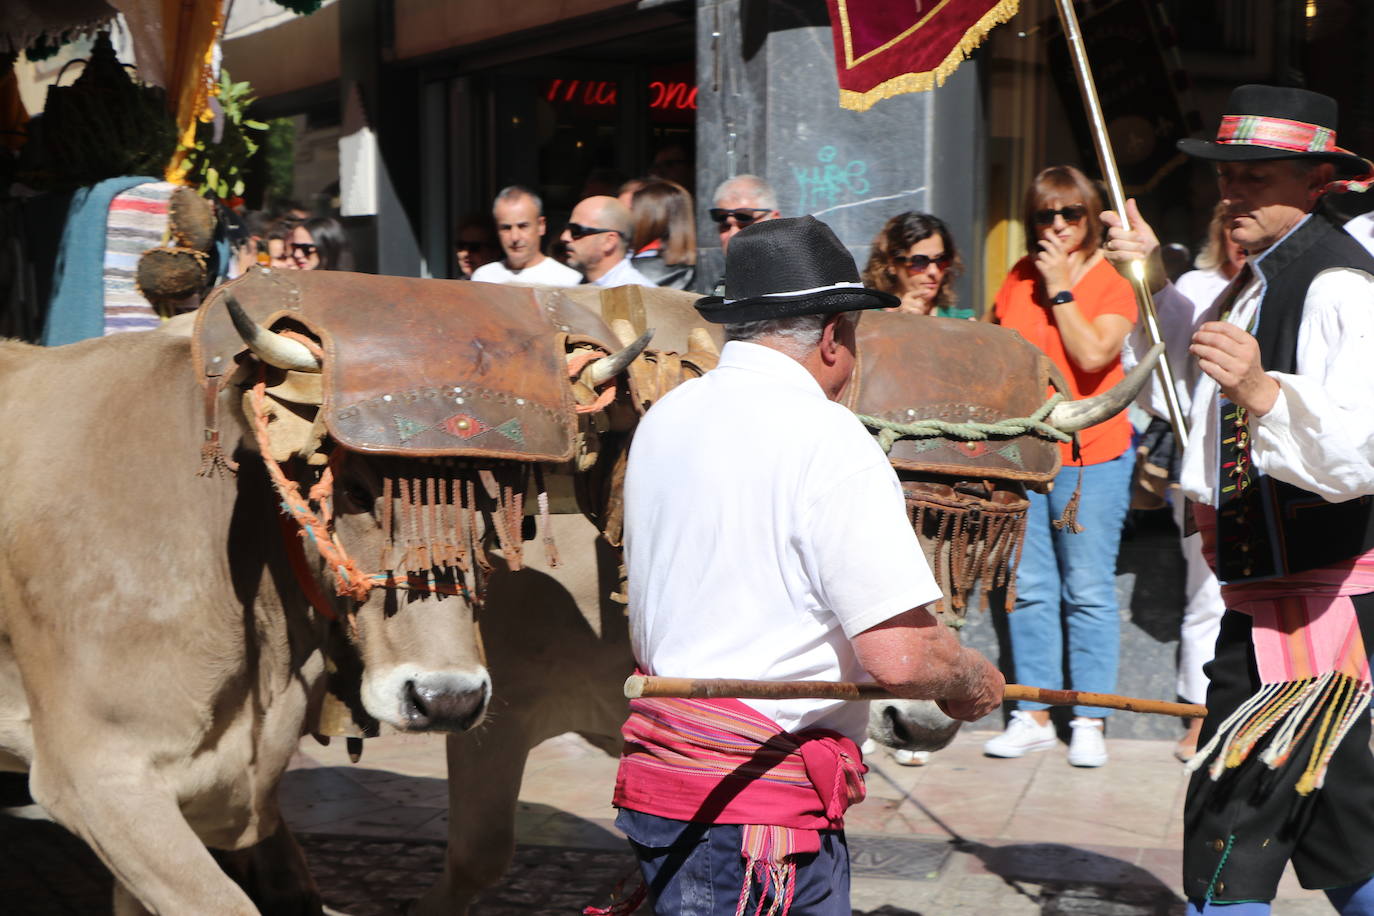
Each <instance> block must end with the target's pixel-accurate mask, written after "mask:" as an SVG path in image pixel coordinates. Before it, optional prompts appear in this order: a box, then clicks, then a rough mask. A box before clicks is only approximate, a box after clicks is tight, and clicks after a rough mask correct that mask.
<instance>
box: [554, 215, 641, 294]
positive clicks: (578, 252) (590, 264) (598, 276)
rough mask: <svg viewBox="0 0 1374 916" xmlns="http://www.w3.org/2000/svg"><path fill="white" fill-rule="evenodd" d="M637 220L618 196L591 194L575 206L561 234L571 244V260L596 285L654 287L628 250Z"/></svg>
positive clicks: (569, 257) (569, 246) (569, 247)
mask: <svg viewBox="0 0 1374 916" xmlns="http://www.w3.org/2000/svg"><path fill="white" fill-rule="evenodd" d="M633 228H634V223H633V222H632V221H631V219H630V211H629V210H626V209H625V205H624V204H622V203H621V202H620V201H618V200H616V199H615V198H614V197H605V196H602V195H598V196H596V197H588V198H586V199H585V200H583V201H581V202H580V203H579V204H578V205H577V206H576V207H573V212H572V216H571V218H569V220H568V225H567V226H566V227H565V228H564V229H563V234H562V235H561V236H559V238H560V239H562V240H563V243H564V244H565V245H567V246H568V263H569V264H570V265H572V266H573V267H575V268H577V269H578V270H580V271H582V273H584V274H586V276H587V282H588V283H591V284H592V285H594V286H605V287H611V286H631V285H633V286H653V285H654V281H652V280H650V279H649V278H648V277H646V276H644V275H643V274H642V273H640V272H639V271H637V270H635V269H634V266H633V265H631V264H630V259H629V258H628V257H626V253H627V252H628V251H629V247H630V233H631V231H633Z"/></svg>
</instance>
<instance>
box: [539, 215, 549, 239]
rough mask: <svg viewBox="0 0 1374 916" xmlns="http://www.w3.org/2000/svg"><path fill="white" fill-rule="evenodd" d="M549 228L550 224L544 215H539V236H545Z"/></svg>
mask: <svg viewBox="0 0 1374 916" xmlns="http://www.w3.org/2000/svg"><path fill="white" fill-rule="evenodd" d="M548 228H549V224H548V223H546V222H545V221H544V217H542V216H541V217H539V237H540V238H541V239H542V238H543V237H544V233H545V232H546V231H547V230H548Z"/></svg>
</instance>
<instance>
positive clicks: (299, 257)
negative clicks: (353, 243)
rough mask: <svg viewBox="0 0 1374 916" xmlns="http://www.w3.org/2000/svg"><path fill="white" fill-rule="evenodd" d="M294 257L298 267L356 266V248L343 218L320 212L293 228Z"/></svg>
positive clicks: (349, 268) (348, 267)
mask: <svg viewBox="0 0 1374 916" xmlns="http://www.w3.org/2000/svg"><path fill="white" fill-rule="evenodd" d="M290 252H291V261H292V264H293V265H294V266H295V268H296V269H297V270H352V269H353V249H352V248H351V247H350V246H349V244H348V236H347V235H345V234H344V228H343V226H342V225H340V224H339V221H338V220H336V219H332V218H330V217H328V216H316V217H313V218H311V219H308V220H306V221H305V222H303V223H301V224H299V225H298V226H296V228H295V229H293V230H291V244H290Z"/></svg>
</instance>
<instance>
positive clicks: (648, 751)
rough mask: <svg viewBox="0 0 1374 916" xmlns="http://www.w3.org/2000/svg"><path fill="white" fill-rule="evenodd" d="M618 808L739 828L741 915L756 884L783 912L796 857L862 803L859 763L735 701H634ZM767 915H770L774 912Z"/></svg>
mask: <svg viewBox="0 0 1374 916" xmlns="http://www.w3.org/2000/svg"><path fill="white" fill-rule="evenodd" d="M621 735H622V736H623V737H624V738H625V748H624V751H623V753H622V755H621V758H620V769H619V772H618V773H617V774H616V785H615V798H614V803H615V805H616V806H617V807H620V808H629V809H631V810H634V811H643V812H645V813H648V814H654V815H658V816H659V817H667V818H673V819H674V820H681V821H694V822H698V823H702V822H705V823H713V824H742V825H744V831H743V842H742V849H741V854H742V855H743V856H744V858H745V860H746V867H745V877H744V887H743V888H742V889H741V893H740V902H739V909H738V911H737V912H738V913H739V914H743V913H744V912H745V907H746V905H747V903H748V898H749V890H750V886H751V880H754V879H757V881H758V882H759V884H760V885H761V887H762V888H763V889H764V890H763V893H764V896H765V897H766V896H767V895H769V894H771V895H772V897H773V899H774V902H775V907H776V911H777V912H778V913H781V914H785V913H786V912H787V908H788V906H789V905H790V902H791V895H792V892H793V889H794V887H795V875H796V865H795V861H794V856H796V855H798V854H802V853H814V852H817V851H819V849H820V835H819V833H818V831H820V830H835V829H840V828H842V827H843V826H844V812H845V810H846V809H847V808H848V807H849V806H850V805H851V804H855V803H857V802H859V801H862V800H863V798H864V782H863V774H864V773H865V772H866V771H867V768H866V767H865V766H864V765H863V755H862V754H861V753H860V752H859V748H858V746H857V745H855V743H854V742H853V741H851V740H850V739H848V738H846V737H845V736H843V735H840V734H838V733H836V732H831V731H826V730H823V729H812V730H808V731H804V732H799V733H797V734H792V733H790V732H785V731H783V730H782V729H780V728H779V727H778V725H777V723H776V722H774V721H773V720H771V719H769V718H768V717H767V716H764V715H763V714H761V713H759V712H757V711H756V710H754V709H752V708H750V707H749V706H746V705H745V704H744V703H741V702H740V701H739V700H728V699H726V700H723V699H716V700H695V699H639V700H631V701H630V716H629V718H628V719H627V720H626V722H625V725H624V726H623V727H622V728H621ZM770 912H771V911H770Z"/></svg>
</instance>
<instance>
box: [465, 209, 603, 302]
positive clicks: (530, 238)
mask: <svg viewBox="0 0 1374 916" xmlns="http://www.w3.org/2000/svg"><path fill="white" fill-rule="evenodd" d="M491 215H492V217H493V218H494V219H495V220H496V232H497V235H498V236H499V237H500V239H501V249H502V250H503V251H504V252H505V253H506V257H505V259H504V260H501V261H492V262H491V263H490V264H483V265H482V266H481V267H479V268H477V269H476V270H475V271H473V273H472V279H474V280H478V281H481V282H483V283H513V284H516V285H523V286H528V285H532V284H538V285H542V286H577V285H578V284H580V283H581V282H582V275H581V274H579V273H578V272H577V271H575V270H573V269H572V268H570V267H568V266H566V265H564V264H559V263H558V262H557V261H555V260H554V259H553V258H550V257H548V256H547V255H545V254H544V252H543V251H542V250H541V246H542V245H543V240H544V232H545V231H546V229H547V227H546V225H545V223H544V202H543V201H541V200H540V199H539V195H538V194H535V193H534V192H533V191H531V190H530V189H529V188H522V187H520V186H519V185H511V186H510V187H508V188H503V189H502V191H501V193H499V194H497V195H496V202H495V203H494V204H493V205H492V208H491Z"/></svg>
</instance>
